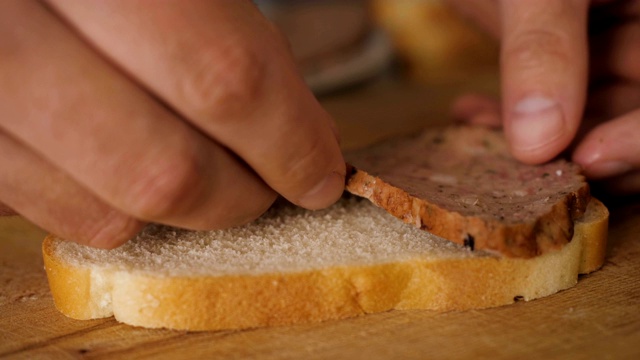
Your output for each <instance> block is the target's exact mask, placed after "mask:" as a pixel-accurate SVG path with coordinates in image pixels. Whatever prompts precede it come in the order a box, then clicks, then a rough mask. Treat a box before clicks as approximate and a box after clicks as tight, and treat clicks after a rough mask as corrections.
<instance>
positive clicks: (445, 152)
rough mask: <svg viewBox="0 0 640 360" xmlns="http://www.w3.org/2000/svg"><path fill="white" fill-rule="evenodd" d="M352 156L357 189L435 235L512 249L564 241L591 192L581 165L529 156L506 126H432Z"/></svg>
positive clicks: (524, 251)
mask: <svg viewBox="0 0 640 360" xmlns="http://www.w3.org/2000/svg"><path fill="white" fill-rule="evenodd" d="M346 158H347V160H348V162H349V163H350V164H351V165H352V166H353V168H352V171H351V174H350V177H349V179H348V180H347V186H346V188H347V190H348V191H350V192H351V193H353V194H356V195H359V196H363V197H366V198H368V199H369V200H371V201H372V202H373V203H375V204H376V205H378V206H380V207H382V208H384V209H386V210H387V211H389V212H390V213H391V214H393V215H394V216H396V217H398V218H399V219H401V220H403V221H404V222H407V223H409V224H412V225H414V226H416V227H418V228H421V229H424V230H427V231H429V232H431V233H433V234H435V235H438V236H441V237H443V238H445V239H448V240H451V241H453V242H456V243H459V244H466V245H467V246H469V247H471V248H475V249H481V250H487V251H492V252H496V253H499V254H501V255H504V256H510V257H533V256H537V255H540V254H543V253H546V252H548V251H555V250H558V249H560V248H562V247H563V246H564V245H565V244H567V243H568V242H569V241H570V240H571V237H572V236H573V223H574V220H575V219H577V218H579V217H580V216H582V214H583V213H584V210H585V208H586V206H587V203H588V202H589V198H590V194H589V185H588V184H587V183H586V181H585V179H584V176H582V175H581V173H580V167H579V166H578V165H576V164H573V163H570V162H567V161H565V160H562V159H558V160H554V161H551V162H548V163H546V164H542V165H536V166H533V165H526V164H522V163H520V162H518V161H517V160H516V159H514V158H513V156H511V154H510V152H509V149H508V146H507V141H506V139H505V137H504V134H503V133H502V132H501V131H498V130H493V129H489V128H485V127H480V126H462V125H460V126H448V127H442V128H429V129H427V130H425V131H424V132H423V133H422V134H420V135H419V136H413V137H409V138H399V139H392V140H389V141H386V142H383V143H380V144H378V145H375V146H373V147H369V148H365V149H362V150H358V151H354V152H351V153H347V154H346Z"/></svg>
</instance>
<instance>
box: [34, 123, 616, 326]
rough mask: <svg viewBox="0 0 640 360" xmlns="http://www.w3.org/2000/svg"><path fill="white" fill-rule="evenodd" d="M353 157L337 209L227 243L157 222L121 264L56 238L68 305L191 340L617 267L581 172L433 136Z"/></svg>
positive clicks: (275, 211)
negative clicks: (192, 335) (194, 335)
mask: <svg viewBox="0 0 640 360" xmlns="http://www.w3.org/2000/svg"><path fill="white" fill-rule="evenodd" d="M346 157H347V160H348V161H349V164H350V165H352V166H351V171H350V172H349V174H348V179H347V182H346V189H347V193H346V194H345V196H344V197H343V198H342V199H341V200H340V201H339V202H338V203H336V204H335V205H333V206H332V207H330V208H328V209H324V210H319V211H308V210H304V209H301V208H298V207H296V206H294V205H292V204H289V203H287V202H286V201H278V202H276V204H275V205H274V206H273V207H272V208H271V209H270V210H269V211H268V212H267V213H265V214H264V215H263V216H262V217H260V218H259V219H257V220H256V221H254V222H253V223H250V224H247V225H244V226H240V227H236V228H232V229H227V230H215V231H188V230H184V229H177V228H172V227H168V226H163V225H158V224H152V225H149V226H148V227H146V228H145V229H144V230H143V231H142V232H141V233H140V234H139V235H137V236H136V237H135V238H134V239H132V240H131V241H129V242H128V243H126V244H125V245H123V246H121V247H119V248H117V249H113V250H104V249H94V248H89V247H86V246H82V245H78V244H76V243H73V242H70V241H67V240H65V239H60V238H59V237H57V236H55V235H49V236H47V238H46V239H45V241H44V243H43V256H44V262H45V269H46V272H47V277H48V280H49V284H50V288H51V292H52V294H53V298H54V302H55V305H56V307H57V308H58V309H59V310H60V311H61V312H62V313H63V314H65V315H67V316H69V317H72V318H75V319H94V318H103V317H110V316H114V317H115V318H116V319H117V320H118V321H121V322H124V323H127V324H131V325H134V326H143V327H149V328H171V329H185V330H193V331H196V330H220V329H245V328H255V327H264V326H275V325H288V324H296V323H305V322H318V321H326V320H331V319H342V318H347V317H353V316H358V315H365V314H370V313H376V312H382V311H390V310H402V309H426V310H434V311H453V310H456V311H462V310H468V309H480V308H487V307H495V306H502V305H508V304H511V303H513V302H516V301H521V300H524V301H528V300H532V299H536V298H540V297H544V296H548V295H551V294H553V293H556V292H558V291H561V290H563V289H567V288H569V287H572V286H574V285H575V284H576V283H577V280H578V275H579V274H586V273H589V272H592V271H595V270H597V269H598V268H599V267H600V266H601V265H602V263H603V261H604V255H605V248H606V237H607V224H608V211H607V209H606V207H605V206H604V205H603V204H602V203H601V202H599V201H598V200H597V199H591V198H590V196H589V187H588V185H587V183H586V182H585V180H584V178H583V177H582V176H581V175H580V173H579V168H578V167H577V166H576V165H574V164H571V163H569V162H566V161H563V160H557V161H554V162H552V163H549V164H545V165H541V166H531V165H523V164H519V163H518V162H517V161H515V160H514V159H513V158H511V156H510V155H509V153H508V150H507V148H506V142H505V139H504V136H503V135H502V134H501V133H500V132H498V131H495V130H490V129H486V128H480V127H470V126H453V127H447V128H437V129H428V130H426V131H425V132H424V133H422V134H420V135H418V136H413V137H410V138H403V139H395V140H392V141H389V142H385V143H383V144H380V145H375V146H373V147H370V148H367V149H362V150H358V151H355V152H352V153H349V154H346Z"/></svg>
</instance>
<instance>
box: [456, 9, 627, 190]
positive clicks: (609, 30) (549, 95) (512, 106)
mask: <svg viewBox="0 0 640 360" xmlns="http://www.w3.org/2000/svg"><path fill="white" fill-rule="evenodd" d="M450 2H451V3H452V5H454V6H455V7H456V8H457V9H459V10H460V11H461V12H462V13H463V14H466V15H467V16H468V17H470V18H472V19H475V20H477V22H478V23H479V24H480V25H482V26H483V27H484V28H485V29H487V30H488V31H489V32H490V33H492V34H494V35H496V36H497V37H499V38H500V40H501V83H502V103H501V104H500V105H498V104H496V103H493V102H492V101H489V100H488V99H486V98H483V97H480V96H474V95H472V96H466V97H463V98H461V99H459V101H458V102H457V103H456V104H455V105H454V113H455V115H456V116H457V117H459V118H464V119H467V120H469V121H472V122H480V123H489V124H496V123H500V122H502V123H503V125H504V128H505V133H506V136H507V138H508V140H509V142H510V146H511V150H512V153H513V155H514V156H515V157H516V158H518V159H520V160H521V161H524V162H527V163H540V162H544V161H547V160H550V159H552V158H553V157H555V156H557V155H558V154H559V153H560V152H562V151H563V150H565V149H566V148H568V147H571V148H572V150H573V154H572V157H573V160H574V161H575V162H577V163H579V164H581V165H582V166H583V167H584V169H585V174H586V175H587V176H588V177H589V178H591V179H597V180H602V181H603V182H605V183H606V185H607V186H608V187H609V189H611V190H612V191H615V192H621V193H630V192H640V61H638V60H637V59H638V58H639V57H640V2H638V1H615V0H600V1H591V2H590V1H585V0H582V1H577V0H576V1H555V0H517V1H510V0H502V1H500V0H473V1H467V0H450ZM585 103H586V104H587V105H586V112H585V111H584V110H585ZM583 118H584V119H585V121H582V119H583ZM501 119H502V120H501ZM572 142H573V145H571V144H572ZM574 146H575V147H574Z"/></svg>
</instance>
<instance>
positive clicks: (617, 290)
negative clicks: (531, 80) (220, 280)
mask: <svg viewBox="0 0 640 360" xmlns="http://www.w3.org/2000/svg"><path fill="white" fill-rule="evenodd" d="M458 90H459V87H451V86H449V87H447V86H441V87H431V88H429V87H418V86H415V85H406V84H404V85H403V84H397V83H394V82H390V81H384V80H383V81H380V82H378V83H376V84H374V85H371V86H366V87H362V88H357V89H352V90H349V91H346V92H343V93H341V94H339V95H333V96H332V97H329V98H325V99H323V102H324V104H325V105H326V106H327V108H328V109H329V111H330V112H332V113H333V114H334V115H335V116H336V118H337V119H338V121H339V126H340V128H341V130H342V134H343V139H344V142H343V144H344V146H345V147H354V146H358V145H362V144H364V143H367V142H371V141H373V140H375V139H378V138H380V137H382V136H386V135H389V134H397V133H400V132H407V131H413V130H416V129H418V128H420V127H422V126H423V125H424V124H427V122H428V121H431V122H434V121H435V122H441V121H445V119H446V113H447V106H446V104H447V103H448V102H449V100H450V99H451V97H452V96H453V95H454V94H455V93H456V92H457V91H458ZM605 202H606V203H607V204H608V205H609V206H610V208H611V211H612V216H611V218H612V221H611V224H610V236H609V237H610V244H609V254H608V259H607V262H606V264H605V266H604V267H603V268H602V269H601V270H600V271H598V272H596V273H593V274H591V275H588V276H584V277H582V278H581V279H580V282H579V283H578V285H577V286H576V287H574V288H572V289H569V290H566V291H563V292H561V293H558V294H556V295H553V296H550V297H547V298H543V299H539V300H535V301H531V302H519V303H516V304H514V305H511V306H506V307H500V308H494V309H486V310H478V311H464V312H449V313H437V312H432V311H391V312H386V313H382V314H374V315H367V316H362V317H358V318H353V319H347V320H340V321H328V322H324V323H320V324H307V325H298V326H288V327H276V328H267V329H255V330H247V331H218V332H201V333H189V332H184V331H169V330H147V329H141V328H134V327H130V326H127V325H122V324H118V323H117V322H116V321H114V320H113V319H102V320H93V321H76V320H71V319H68V318H66V317H64V316H63V315H61V314H60V313H58V312H57V311H56V310H55V308H54V306H53V301H52V299H51V295H50V294H49V291H48V287H47V282H46V278H45V273H44V270H43V264H42V259H41V255H40V242H41V240H42V238H43V235H44V233H43V232H42V231H40V230H39V229H37V228H35V227H34V226H32V225H30V224H28V223H27V222H26V221H24V220H22V219H20V218H4V219H0V358H25V359H27V358H28V359H33V358H55V359H65V358H79V357H80V358H82V357H86V358H100V359H115V358H123V357H127V358H129V357H133V358H143V357H152V358H154V359H157V358H170V359H180V358H217V357H221V358H222V357H224V358H229V359H236V358H237V359H240V358H242V359H244V358H264V359H385V358H390V359H399V358H407V359H425V358H451V359H458V358H477V357H484V358H489V357H490V358H497V359H500V358H520V359H526V358H536V359H538V358H541V359H549V358H555V359H567V358H578V359H581V358H584V359H607V358H610V359H623V358H628V359H632V358H633V359H640V239H638V237H639V236H638V234H639V233H640V200H639V199H638V198H635V199H624V200H621V199H618V200H615V201H614V200H608V201H605Z"/></svg>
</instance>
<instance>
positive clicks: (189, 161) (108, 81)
mask: <svg viewBox="0 0 640 360" xmlns="http://www.w3.org/2000/svg"><path fill="white" fill-rule="evenodd" d="M0 6H2V9H0V38H1V39H3V40H5V41H4V42H0V47H1V48H0V53H3V54H10V55H11V56H3V57H0V79H1V81H2V84H1V86H0V114H2V119H4V120H3V121H0V126H2V127H3V128H4V129H5V130H6V131H7V132H8V133H10V134H11V135H12V136H14V137H16V138H17V139H19V140H20V141H21V142H23V143H24V144H26V145H28V146H29V147H30V148H31V149H33V150H36V149H37V151H38V153H39V154H40V155H41V156H43V157H44V158H46V159H47V160H48V161H49V162H51V163H52V164H53V165H54V166H56V167H58V168H60V169H62V170H64V171H65V172H67V173H68V174H69V175H70V176H71V177H72V178H73V179H74V180H76V181H77V182H78V183H80V184H82V185H83V186H85V187H86V188H87V189H89V190H90V191H91V192H93V193H94V194H96V195H97V196H98V197H99V198H101V199H102V200H103V201H105V202H106V203H107V204H109V205H111V206H113V207H115V208H117V209H119V210H121V211H122V212H124V213H126V214H128V215H131V216H133V217H136V218H139V219H143V220H148V221H155V222H161V223H166V224H170V225H176V226H181V227H187V228H193V229H208V228H214V227H228V226H233V225H238V224H239V223H243V222H246V221H249V220H251V219H253V218H255V217H256V216H258V215H259V214H261V212H263V211H264V210H265V209H266V208H267V207H268V206H269V205H270V204H271V202H272V201H273V200H274V198H275V193H274V192H273V191H272V190H271V189H269V188H268V187H267V186H266V185H265V184H264V183H263V182H262V181H261V180H260V179H259V178H257V177H256V176H255V174H254V173H253V172H251V171H250V170H249V169H248V168H247V167H246V166H244V165H243V164H242V163H241V162H239V161H238V160H237V159H236V158H235V157H234V156H232V155H231V154H229V153H228V151H227V150H226V149H224V148H222V147H221V146H219V145H217V144H215V143H213V142H211V141H209V140H208V139H207V138H205V137H204V136H203V135H202V134H201V133H200V132H198V131H197V130H195V129H193V128H192V127H191V126H189V125H188V124H187V123H185V122H184V121H182V120H181V119H180V118H179V117H177V116H176V115H175V114H174V113H172V112H171V111H168V109H167V108H166V107H165V106H163V105H161V104H160V103H158V102H157V100H156V99H155V98H153V97H152V96H150V95H149V94H147V93H146V92H145V91H143V90H141V89H140V88H138V87H137V86H136V85H135V84H133V83H132V82H131V81H130V80H129V79H128V78H127V77H126V76H123V75H122V74H121V73H119V72H118V71H116V70H115V69H114V68H113V67H111V66H110V65H109V64H108V63H107V62H105V61H104V60H103V59H101V58H100V57H99V56H97V55H96V54H95V53H94V52H93V51H91V49H90V48H88V47H87V46H85V44H83V43H82V42H81V41H80V40H79V39H77V38H76V37H75V36H74V35H73V34H72V33H71V32H70V31H69V30H68V29H67V28H65V27H64V26H63V25H62V24H61V23H60V22H58V21H57V20H56V19H55V18H54V17H53V16H52V15H51V14H50V13H48V12H47V11H46V10H45V9H44V8H43V7H41V6H40V5H39V3H36V2H33V1H15V2H3V3H1V4H0ZM24 29H28V31H24Z"/></svg>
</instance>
